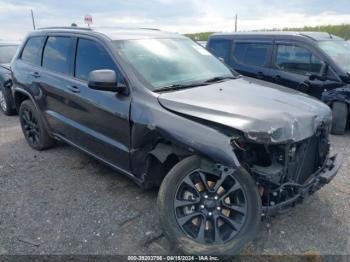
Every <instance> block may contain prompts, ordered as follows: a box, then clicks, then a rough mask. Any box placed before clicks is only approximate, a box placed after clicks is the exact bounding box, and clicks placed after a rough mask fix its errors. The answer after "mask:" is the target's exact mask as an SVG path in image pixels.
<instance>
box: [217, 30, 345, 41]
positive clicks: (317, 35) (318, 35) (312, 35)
mask: <svg viewBox="0 0 350 262" xmlns="http://www.w3.org/2000/svg"><path fill="white" fill-rule="evenodd" d="M237 36H272V37H278V36H284V37H286V36H291V37H293V36H297V37H306V38H309V39H312V40H314V41H322V40H343V39H342V38H340V37H337V36H335V35H331V34H329V33H325V32H290V31H259V32H238V33H216V34H213V35H212V37H232V38H234V37H237Z"/></svg>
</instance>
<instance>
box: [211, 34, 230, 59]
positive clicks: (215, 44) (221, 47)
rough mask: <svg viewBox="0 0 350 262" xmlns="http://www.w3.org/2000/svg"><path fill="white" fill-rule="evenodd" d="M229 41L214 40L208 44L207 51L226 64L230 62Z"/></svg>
mask: <svg viewBox="0 0 350 262" xmlns="http://www.w3.org/2000/svg"><path fill="white" fill-rule="evenodd" d="M231 43H232V41H231V40H225V39H217V40H216V39H215V40H211V41H210V42H209V51H210V52H211V53H212V54H213V55H215V56H216V57H219V58H223V59H224V60H225V62H226V63H228V62H229V60H230V52H231Z"/></svg>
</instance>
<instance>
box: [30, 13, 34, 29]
mask: <svg viewBox="0 0 350 262" xmlns="http://www.w3.org/2000/svg"><path fill="white" fill-rule="evenodd" d="M30 13H31V14H32V22H33V28H34V30H35V20H34V13H33V9H30Z"/></svg>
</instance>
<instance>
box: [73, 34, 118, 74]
mask: <svg viewBox="0 0 350 262" xmlns="http://www.w3.org/2000/svg"><path fill="white" fill-rule="evenodd" d="M100 69H110V70H116V68H115V64H114V62H113V60H112V59H111V57H110V56H109V54H108V53H107V51H106V50H105V49H104V48H103V47H102V46H101V45H100V44H99V43H97V42H95V41H92V40H87V39H79V42H78V50H77V56H76V63H75V76H76V77H77V78H79V79H82V80H88V78H89V73H90V72H91V71H94V70H100ZM117 75H118V76H119V74H118V73H117Z"/></svg>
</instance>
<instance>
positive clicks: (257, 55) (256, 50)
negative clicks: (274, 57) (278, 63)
mask: <svg viewBox="0 0 350 262" xmlns="http://www.w3.org/2000/svg"><path fill="white" fill-rule="evenodd" d="M270 49H271V45H270V44H259V43H256V44H255V43H236V44H235V49H234V53H233V56H234V58H235V59H236V60H237V62H240V63H243V64H247V65H255V66H263V65H265V64H266V63H267V62H268V59H269V51H270Z"/></svg>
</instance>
